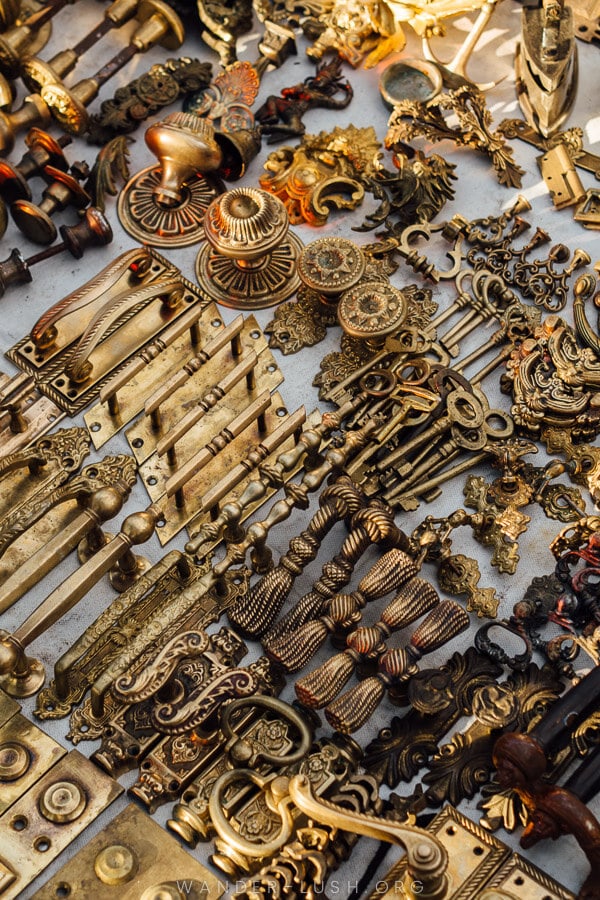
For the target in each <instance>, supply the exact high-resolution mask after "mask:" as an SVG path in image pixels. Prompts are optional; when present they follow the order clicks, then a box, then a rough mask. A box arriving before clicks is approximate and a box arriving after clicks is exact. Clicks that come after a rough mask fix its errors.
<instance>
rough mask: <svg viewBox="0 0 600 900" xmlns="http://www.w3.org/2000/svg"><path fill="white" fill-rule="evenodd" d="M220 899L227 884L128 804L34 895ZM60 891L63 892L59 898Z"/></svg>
mask: <svg viewBox="0 0 600 900" xmlns="http://www.w3.org/2000/svg"><path fill="white" fill-rule="evenodd" d="M182 885H184V886H185V887H184V890H185V896H186V897H187V898H189V900H218V898H219V897H220V896H221V895H222V894H223V892H224V890H225V884H224V882H222V881H220V880H219V879H218V878H216V877H215V876H214V875H213V873H212V872H210V871H209V870H208V869H207V868H205V867H204V866H203V865H202V864H201V863H199V862H198V861H197V860H196V859H194V858H193V857H192V856H191V855H190V854H189V853H186V851H185V850H183V849H182V848H181V847H180V846H179V844H178V843H177V841H175V840H173V838H171V837H170V835H169V834H168V832H166V831H165V830H164V829H163V828H161V827H160V825H158V824H157V823H156V822H154V821H153V820H152V819H151V818H150V816H148V815H147V814H146V813H145V812H143V811H142V810H140V809H138V808H137V807H136V806H134V805H133V804H130V805H129V806H128V807H127V808H126V809H124V810H123V812H121V813H119V815H118V816H117V817H116V818H115V819H113V821H112V822H111V823H110V824H109V825H107V827H106V828H104V829H103V830H102V831H101V832H100V834H97V835H96V836H95V837H94V838H93V839H92V840H91V841H90V842H89V843H88V844H87V845H86V846H85V847H83V848H82V849H81V850H80V851H79V853H78V854H77V855H76V856H75V857H74V858H73V859H70V860H69V861H68V862H67V863H66V864H65V865H64V866H63V867H62V868H61V869H59V871H58V872H57V873H56V874H55V875H54V876H53V877H52V878H51V879H50V881H48V882H47V883H46V884H45V885H44V887H42V888H41V889H40V890H39V891H37V893H36V897H37V900H56V897H60V896H67V894H65V893H64V892H65V891H68V896H70V897H93V898H94V900H145V898H148V900H149V898H150V897H158V896H161V897H163V896H164V897H176V896H177V895H178V894H179V896H181V893H180V891H181V886H182ZM61 891H62V892H63V893H62V894H61Z"/></svg>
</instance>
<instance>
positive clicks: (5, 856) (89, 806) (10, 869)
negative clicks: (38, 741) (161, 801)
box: [0, 750, 123, 900]
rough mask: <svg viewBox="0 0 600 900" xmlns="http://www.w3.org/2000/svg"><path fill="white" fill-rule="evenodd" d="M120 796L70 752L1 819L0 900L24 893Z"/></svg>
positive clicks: (113, 785) (119, 789)
mask: <svg viewBox="0 0 600 900" xmlns="http://www.w3.org/2000/svg"><path fill="white" fill-rule="evenodd" d="M122 793H123V788H122V787H121V786H120V785H118V784H117V782H116V781H115V780H114V779H112V778H110V777H109V776H108V775H105V774H103V773H102V772H99V771H98V769H97V768H96V766H94V764H93V763H91V762H90V761H89V760H88V759H86V758H85V756H82V755H81V753H79V752H78V751H77V750H71V752H70V753H68V754H67V755H66V756H64V757H63V758H62V759H61V760H60V761H59V762H57V763H56V765H55V766H53V767H52V769H50V771H49V772H47V773H46V775H44V776H43V777H42V778H41V779H40V780H39V781H37V782H36V783H35V784H34V785H33V786H32V787H31V788H30V789H29V790H28V791H27V792H26V793H25V794H23V795H22V796H21V797H20V798H19V800H17V801H16V803H13V805H12V806H11V807H10V809H8V810H7V811H6V812H5V813H4V814H3V815H2V816H0V832H1V833H2V850H1V851H0V888H2V887H4V885H6V888H5V889H4V891H3V893H2V896H3V900H12V898H14V897H18V896H20V895H21V892H22V891H23V889H24V888H26V887H27V885H28V884H30V883H31V882H32V881H33V879H34V878H37V876H38V875H39V874H40V872H42V871H43V870H44V869H45V868H46V866H48V865H49V864H50V863H51V862H52V860H54V859H56V857H57V856H58V855H59V853H61V852H62V851H63V850H64V849H65V847H68V845H69V844H70V843H71V842H72V841H73V840H74V839H75V838H76V837H77V836H78V835H79V834H80V833H81V832H82V831H83V830H84V829H85V828H87V826H88V825H89V824H90V823H91V822H93V821H94V819H96V818H97V817H98V816H99V815H100V813H101V812H102V811H103V810H105V809H106V808H107V806H110V804H111V803H112V802H113V801H114V800H116V799H117V797H118V796H119V795H120V794H122Z"/></svg>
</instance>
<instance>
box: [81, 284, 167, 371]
mask: <svg viewBox="0 0 600 900" xmlns="http://www.w3.org/2000/svg"><path fill="white" fill-rule="evenodd" d="M183 294H184V290H183V288H182V286H181V281H180V280H179V279H172V280H166V281H157V282H154V283H151V284H147V285H142V287H138V288H137V289H136V290H133V291H132V290H127V291H125V292H124V293H122V294H119V295H117V296H116V297H113V298H112V299H110V300H109V301H108V302H107V304H106V306H104V307H102V308H101V309H100V310H98V312H97V313H96V315H95V316H94V317H93V318H92V320H91V321H90V323H89V324H88V326H87V328H86V329H85V331H84V332H83V334H82V336H81V338H80V340H79V342H78V344H77V347H76V348H75V350H74V351H73V354H72V356H70V357H69V360H68V362H67V364H66V365H65V374H66V375H67V377H68V378H70V379H71V381H74V382H76V383H78V384H79V383H81V382H84V381H87V379H88V378H89V377H90V376H91V374H92V372H93V363H92V361H91V359H90V357H91V355H92V352H93V351H94V349H95V348H96V347H97V346H98V345H99V344H100V343H101V342H102V340H103V339H104V338H105V337H106V334H107V332H109V331H110V329H111V328H112V326H113V325H115V323H116V322H118V321H119V319H121V318H122V317H123V316H125V315H126V314H127V313H128V312H129V311H130V310H132V309H133V308H134V307H136V306H138V305H139V304H141V303H146V302H147V301H149V300H153V299H158V298H160V299H161V301H162V303H163V305H164V307H165V309H174V308H175V307H176V306H177V305H178V304H179V303H180V301H181V300H182V299H183Z"/></svg>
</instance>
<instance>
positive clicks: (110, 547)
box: [0, 487, 158, 697]
mask: <svg viewBox="0 0 600 900" xmlns="http://www.w3.org/2000/svg"><path fill="white" fill-rule="evenodd" d="M99 494H101V495H102V497H101V501H99V502H101V503H102V504H103V505H104V506H106V507H109V508H112V509H114V506H115V505H117V508H118V506H119V504H120V503H122V498H121V496H120V494H119V491H117V490H116V488H114V487H112V488H104V489H103V490H102V491H99V492H97V494H96V496H97V497H98V495H99ZM157 518H158V513H157V511H156V510H155V509H153V507H150V508H149V509H148V510H143V511H141V512H138V513H132V514H131V515H129V516H127V518H126V519H125V520H124V522H123V524H122V525H121V531H120V532H119V534H118V535H117V536H116V537H115V538H113V539H112V540H111V541H109V542H108V543H106V544H105V545H104V546H103V547H101V548H100V549H99V550H98V551H97V552H96V553H95V555H93V556H92V557H91V558H90V559H89V560H88V561H87V562H85V563H84V564H83V565H82V566H81V568H80V569H79V570H78V571H76V572H74V573H73V574H72V575H70V576H68V577H67V578H66V579H65V580H64V581H63V583H62V584H61V585H60V586H59V587H58V588H56V589H55V590H54V591H52V593H50V594H49V595H48V596H47V597H46V599H45V600H44V601H43V603H41V604H40V605H39V606H38V607H37V609H36V610H34V611H33V612H32V613H31V615H30V616H28V618H27V619H26V620H25V621H24V622H22V623H21V625H20V626H19V627H18V628H17V629H16V630H15V631H14V632H13V634H9V633H8V632H6V631H0V638H1V642H0V647H1V648H2V649H1V655H2V658H1V660H0V673H1V676H0V684H1V685H2V687H3V688H4V690H6V691H7V692H8V693H10V694H12V695H13V696H16V697H29V696H31V695H32V694H34V693H35V692H36V691H38V690H39V688H40V687H41V686H42V684H43V683H44V679H45V672H44V667H43V665H42V664H41V663H40V662H39V661H38V660H36V659H33V658H32V657H28V656H26V655H25V647H27V646H28V645H29V644H30V643H31V642H32V641H34V640H35V639H36V638H37V637H39V636H40V634H43V632H44V631H45V630H46V629H47V628H49V627H50V626H51V625H53V624H54V623H55V622H57V621H58V620H59V619H60V618H61V617H62V616H63V615H64V614H65V613H67V612H68V611H69V610H70V609H72V607H73V606H74V605H75V604H76V603H77V602H78V601H79V600H81V598H82V597H84V596H85V594H86V593H87V591H88V590H89V589H90V588H91V587H92V586H93V585H94V584H95V583H96V582H97V581H98V579H99V578H100V577H102V575H104V574H106V573H107V572H109V571H110V573H111V581H112V584H113V586H114V587H115V589H116V590H121V591H123V590H125V588H126V587H128V586H129V585H131V584H132V583H133V582H134V581H135V580H136V579H137V578H138V577H139V576H140V574H142V572H143V571H145V569H146V568H149V563H148V562H147V560H145V559H144V558H143V557H136V556H135V555H134V554H133V552H132V550H131V547H132V546H133V545H137V544H142V543H144V542H145V541H147V540H148V539H149V538H150V537H151V536H152V533H153V531H154V527H155V525H156V520H157Z"/></svg>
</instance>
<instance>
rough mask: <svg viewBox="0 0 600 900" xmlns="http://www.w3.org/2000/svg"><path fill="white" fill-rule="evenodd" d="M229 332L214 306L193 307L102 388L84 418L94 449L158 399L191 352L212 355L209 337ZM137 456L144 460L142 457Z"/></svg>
mask: <svg viewBox="0 0 600 900" xmlns="http://www.w3.org/2000/svg"><path fill="white" fill-rule="evenodd" d="M228 328H229V326H228ZM219 329H222V330H221V331H219ZM226 330H227V329H224V328H223V322H222V320H221V317H220V314H219V312H218V310H217V307H216V306H215V304H214V303H209V304H208V306H205V307H202V308H198V307H197V306H191V307H190V308H189V309H188V310H187V312H186V313H184V314H183V315H182V316H180V317H179V318H178V319H176V321H175V322H174V323H173V325H170V326H169V327H168V328H166V329H165V330H164V331H163V332H162V334H161V336H160V337H159V338H157V339H156V340H154V341H152V342H151V343H150V344H147V345H146V347H144V349H143V350H141V351H140V353H139V354H138V355H137V356H135V357H134V358H133V359H132V360H131V361H130V362H129V363H127V364H126V365H125V366H123V367H121V368H120V369H119V370H118V371H117V372H116V373H115V374H114V375H113V376H112V377H111V378H109V380H108V381H107V382H106V383H105V384H104V386H103V387H102V388H101V390H100V402H99V403H98V404H97V405H96V406H93V407H92V408H91V410H89V412H87V413H85V415H84V421H85V423H86V425H87V427H88V429H89V431H90V434H91V436H92V441H93V444H94V447H95V448H96V449H98V448H100V447H102V446H103V445H104V444H105V443H106V442H107V441H108V440H110V438H111V437H112V436H113V435H115V434H117V432H118V431H120V430H121V428H122V427H123V426H124V425H126V424H127V422H129V421H131V419H133V418H134V417H135V416H136V415H137V414H138V413H139V412H141V410H142V409H144V404H145V402H146V398H148V397H149V396H152V395H155V392H156V391H159V390H160V387H161V386H164V384H165V382H166V381H167V380H170V378H169V376H171V373H172V372H173V371H179V370H180V369H181V368H182V367H183V366H184V365H189V364H190V360H189V354H190V352H196V353H198V351H199V348H202V349H201V350H200V353H201V354H202V355H204V354H207V351H209V353H208V355H210V349H209V345H211V346H213V342H212V341H211V340H210V335H211V334H212V333H214V332H215V331H216V332H217V338H220V337H221V336H222V335H223V332H224V331H226ZM204 338H209V340H206V341H205V340H204ZM225 343H226V339H225ZM171 377H172V376H171ZM136 450H139V448H137V447H136ZM136 455H137V457H138V459H140V460H141V459H143V456H141V455H140V454H139V453H137V454H136Z"/></svg>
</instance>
